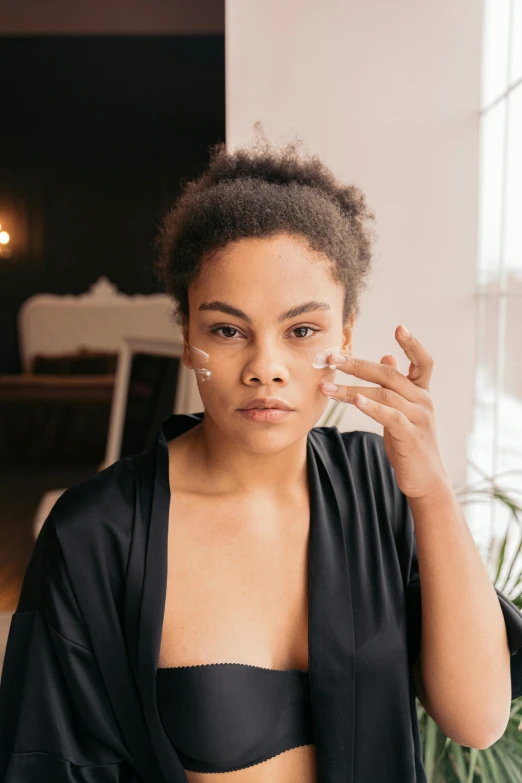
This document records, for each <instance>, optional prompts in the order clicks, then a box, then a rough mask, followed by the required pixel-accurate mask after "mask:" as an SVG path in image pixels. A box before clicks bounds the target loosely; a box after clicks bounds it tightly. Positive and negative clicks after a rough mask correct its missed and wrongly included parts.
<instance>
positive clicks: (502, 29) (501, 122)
mask: <svg viewBox="0 0 522 783" xmlns="http://www.w3.org/2000/svg"><path fill="white" fill-rule="evenodd" d="M480 126H481V127H480V169H479V194H478V200H479V204H478V209H479V212H478V217H479V220H478V259H477V345H476V349H477V353H476V376H475V406H474V424H473V433H472V436H471V439H470V443H469V450H468V456H469V459H470V461H471V463H473V466H476V467H477V468H478V469H479V470H476V469H475V467H473V466H471V465H470V467H469V470H468V476H467V484H468V485H469V484H471V483H474V482H477V481H478V480H479V479H480V478H482V476H483V475H484V474H485V475H487V476H498V477H499V478H498V479H497V483H498V484H500V486H502V487H503V488H505V489H506V490H510V491H511V493H512V496H513V497H514V498H515V499H516V500H517V501H518V503H519V504H521V503H522V0H484V2H483V38H482V85H481V111H480ZM507 471H510V473H507ZM499 474H504V475H502V476H499ZM481 486H483V487H485V486H486V484H485V483H481ZM468 508H472V510H471V511H470V513H469V515H468V514H466V515H467V518H468V521H469V523H470V528H471V530H472V532H473V535H474V538H475V541H476V542H477V545H478V546H479V548H481V543H484V544H485V542H486V541H488V540H489V537H490V535H492V534H493V531H494V536H495V539H496V540H498V539H499V538H500V537H502V535H504V533H505V531H506V525H507V523H508V521H509V518H510V515H509V514H508V511H507V509H506V508H505V506H504V504H502V503H498V502H495V503H493V502H491V501H490V502H488V503H484V504H473V505H472V507H471V506H470V507H468ZM511 519H512V517H511ZM510 524H511V523H510ZM508 559H509V558H508ZM507 585H508V587H509V586H510V585H511V582H508V583H507Z"/></svg>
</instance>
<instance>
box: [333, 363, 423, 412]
mask: <svg viewBox="0 0 522 783" xmlns="http://www.w3.org/2000/svg"><path fill="white" fill-rule="evenodd" d="M341 358H342V355H341V354H338V353H332V354H330V355H329V356H328V361H329V362H332V363H334V364H336V366H337V369H338V370H342V371H343V372H345V373H346V374H347V375H353V376H354V377H355V378H362V379H363V380H366V381H370V382H371V383H378V384H380V385H381V386H383V387H385V388H386V389H392V390H393V391H396V392H397V393H398V394H401V395H402V396H403V397H404V398H405V399H406V400H408V401H409V402H419V401H420V395H419V389H418V388H417V386H416V385H415V384H413V383H412V382H411V380H410V379H409V378H406V376H405V375H403V374H402V373H401V372H399V370H398V365H397V368H396V367H394V366H393V365H392V364H389V363H388V362H386V363H382V362H381V363H378V362H370V361H368V359H357V358H354V357H353V356H346V357H345V361H344V362H343V361H341Z"/></svg>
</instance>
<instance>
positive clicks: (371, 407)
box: [354, 393, 414, 441]
mask: <svg viewBox="0 0 522 783" xmlns="http://www.w3.org/2000/svg"><path fill="white" fill-rule="evenodd" d="M354 403H355V405H356V406H357V408H359V410H361V411H362V412H363V413H366V415H367V416H369V417H370V418H371V419H374V421H378V422H379V424H382V425H383V427H386V428H387V429H388V430H389V431H390V432H391V434H392V435H393V437H394V438H396V439H397V440H398V441H405V440H409V439H410V438H411V436H412V434H413V430H414V425H413V424H412V422H411V421H410V420H409V419H408V417H407V416H405V414H404V413H403V412H402V411H401V410H399V409H398V408H391V407H389V406H388V405H383V404H381V403H379V402H377V401H376V400H373V399H372V398H371V397H367V396H366V395H362V394H360V393H358V394H356V395H355V398H354Z"/></svg>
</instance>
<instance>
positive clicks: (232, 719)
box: [156, 663, 313, 772]
mask: <svg viewBox="0 0 522 783" xmlns="http://www.w3.org/2000/svg"><path fill="white" fill-rule="evenodd" d="M156 696H157V700H158V709H159V712H160V716H161V720H162V723H163V726H164V727H165V731H166V732H167V734H168V736H169V737H170V740H171V742H172V744H173V746H174V748H175V750H176V752H177V754H178V756H179V759H180V761H181V763H182V765H183V768H184V769H186V770H190V771H193V772H232V771H234V770H238V769H245V767H252V766H253V765H254V764H260V763H261V762H262V761H266V760H267V759H269V758H272V757H273V756H277V755H279V754H280V753H283V752H284V751H285V750H291V749H292V748H297V747H299V746H301V745H310V744H312V743H313V735H312V715H311V707H310V691H309V683H308V672H306V671H303V670H301V669H265V668H262V667H261V666H252V665H251V664H246V663H208V664H198V665H195V666H174V667H160V668H158V670H157V677H156Z"/></svg>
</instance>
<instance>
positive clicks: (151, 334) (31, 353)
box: [18, 276, 181, 373]
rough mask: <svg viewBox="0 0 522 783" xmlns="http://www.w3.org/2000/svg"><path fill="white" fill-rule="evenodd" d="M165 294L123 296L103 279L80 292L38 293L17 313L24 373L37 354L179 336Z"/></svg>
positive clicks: (107, 348) (113, 348) (114, 346)
mask: <svg viewBox="0 0 522 783" xmlns="http://www.w3.org/2000/svg"><path fill="white" fill-rule="evenodd" d="M171 304H172V303H171V300H170V298H169V297H168V296H167V295H166V294H150V295H141V294H137V295H133V296H129V295H127V294H123V293H122V292H121V291H119V290H118V288H117V287H116V286H115V285H114V284H113V283H111V282H110V281H109V280H108V279H107V278H106V277H104V276H102V277H100V278H98V280H97V281H96V283H94V284H93V285H92V286H91V287H90V288H89V290H88V291H87V292H86V293H84V294H79V295H65V296H62V295H57V294H36V295H35V296H31V297H29V298H28V299H26V300H25V302H24V303H23V304H22V306H21V307H20V310H19V312H18V336H19V343H20V353H21V362H22V368H23V371H24V372H26V373H29V372H31V366H32V360H33V358H34V357H35V356H38V355H41V356H60V355H64V354H73V353H76V352H79V351H81V350H82V349H87V350H89V351H107V352H108V351H112V352H114V353H118V352H119V350H120V347H121V345H122V342H123V339H124V338H125V337H136V338H143V339H148V338H150V339H164V340H172V339H176V338H177V337H181V332H180V330H179V327H177V326H176V325H175V324H174V323H173V322H172V320H171V319H170V318H169V314H170V308H171Z"/></svg>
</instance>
